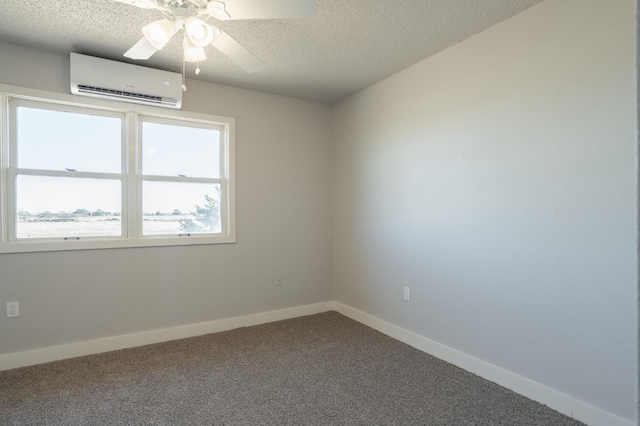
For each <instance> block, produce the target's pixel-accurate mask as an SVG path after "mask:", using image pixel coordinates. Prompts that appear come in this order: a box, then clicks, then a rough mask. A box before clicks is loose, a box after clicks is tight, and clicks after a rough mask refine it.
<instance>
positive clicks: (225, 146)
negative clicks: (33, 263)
mask: <svg viewBox="0 0 640 426" xmlns="http://www.w3.org/2000/svg"><path fill="white" fill-rule="evenodd" d="M15 104H18V105H25V106H32V107H37V108H50V109H53V110H65V111H71V112H79V113H87V112H91V111H93V112H95V113H97V114H99V115H105V116H117V117H122V118H123V120H124V121H123V138H122V150H123V151H122V153H123V155H122V158H123V160H122V163H123V164H122V174H121V175H120V174H118V173H94V172H73V171H71V172H69V171H40V170H29V169H20V168H16V167H13V166H15V165H16V164H17V163H16V161H15V160H16V157H15V153H16V141H15V140H12V139H11V138H13V137H14V135H11V134H10V129H11V125H10V124H11V123H10V119H11V117H12V114H13V113H12V108H14V105H15ZM143 120H148V121H150V122H157V123H170V124H174V125H176V124H177V125H181V124H183V125H186V126H189V125H192V126H196V127H206V128H215V129H217V130H220V132H221V135H222V137H221V141H220V142H221V148H222V156H221V158H220V163H221V165H220V178H215V179H213V178H206V179H205V178H191V179H188V181H192V180H193V181H201V182H207V183H219V184H220V187H221V191H220V192H221V211H220V216H221V222H222V230H221V232H220V233H216V234H176V235H143V234H142V207H141V203H142V181H143V180H150V179H148V178H147V177H144V178H143V175H142V168H141V165H142V158H141V155H139V153H140V152H141V148H142V141H141V140H140V137H139V135H140V129H141V127H142V121H143ZM12 156H14V157H12ZM18 174H20V175H32V176H50V177H68V176H71V177H79V178H81V177H90V178H93V177H97V178H102V179H105V178H108V179H120V180H121V182H122V212H121V218H122V235H121V236H109V237H97V236H96V237H81V238H79V239H77V240H76V239H73V240H65V239H64V238H42V239H40V238H38V239H36V238H33V239H31V238H29V239H16V238H15V236H16V229H15V226H16V218H17V212H16V193H15V191H16V185H15V184H16V176H17V175H18ZM151 180H159V181H172V182H176V181H180V178H177V179H176V178H174V177H157V176H154V177H152V178H151ZM11 218H13V219H12V220H10V219H11ZM0 225H1V226H0V254H2V253H21V252H38V251H61V250H87V249H108V248H128V247H157V246H181V245H200V244H220V243H235V242H236V226H235V119H234V118H230V117H222V116H215V115H208V114H201V113H193V112H185V111H179V110H165V109H160V108H156V107H147V106H144V105H138V104H129V103H123V102H116V101H108V100H102V99H93V98H85V97H78V96H72V95H66V94H59V93H52V92H46V91H41V90H35V89H27V88H19V87H14V86H9V85H3V84H0Z"/></svg>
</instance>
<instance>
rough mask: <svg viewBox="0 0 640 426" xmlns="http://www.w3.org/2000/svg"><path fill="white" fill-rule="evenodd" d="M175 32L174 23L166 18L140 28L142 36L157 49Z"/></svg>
mask: <svg viewBox="0 0 640 426" xmlns="http://www.w3.org/2000/svg"><path fill="white" fill-rule="evenodd" d="M176 32H177V30H176V25H175V24H174V23H173V22H172V21H170V20H168V19H161V20H159V21H155V22H152V23H150V24H149V25H146V26H144V27H143V28H142V34H144V37H145V38H146V39H147V41H149V43H151V45H152V46H153V47H155V48H156V49H158V50H161V49H162V48H163V47H164V46H166V45H167V43H169V40H171V37H173V35H174V34H175V33H176Z"/></svg>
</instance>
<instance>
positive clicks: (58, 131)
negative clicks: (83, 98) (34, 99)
mask: <svg viewBox="0 0 640 426" xmlns="http://www.w3.org/2000/svg"><path fill="white" fill-rule="evenodd" d="M16 116H17V141H18V167H22V168H28V169H47V170H64V169H76V170H78V171H87V172H101V173H120V170H121V168H122V160H121V142H122V129H121V127H122V120H121V119H119V118H116V117H103V116H99V115H88V114H76V113H71V112H62V111H50V110H45V109H36V108H27V107H22V106H19V107H18V108H17V109H16Z"/></svg>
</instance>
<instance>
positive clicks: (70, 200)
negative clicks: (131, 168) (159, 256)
mask: <svg viewBox="0 0 640 426" xmlns="http://www.w3.org/2000/svg"><path fill="white" fill-rule="evenodd" d="M17 179H18V181H17V204H16V206H17V212H18V220H17V231H16V234H17V237H18V238H47V237H86V236H119V235H122V225H121V223H122V222H121V187H122V185H121V183H120V181H119V180H102V179H80V178H56V177H41V176H18V178H17Z"/></svg>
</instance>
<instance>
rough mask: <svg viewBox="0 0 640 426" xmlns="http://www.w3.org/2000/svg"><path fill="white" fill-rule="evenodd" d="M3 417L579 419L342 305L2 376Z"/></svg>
mask: <svg viewBox="0 0 640 426" xmlns="http://www.w3.org/2000/svg"><path fill="white" fill-rule="evenodd" d="M0 424H2V425H278V426H280V425H456V426H458V425H505V426H506V425H508V426H517V425H528V426H529V425H553V426H564V425H566V426H569V425H581V424H582V423H579V422H577V421H575V420H572V419H570V418H568V417H565V416H563V415H561V414H559V413H557V412H555V411H553V410H551V409H549V408H548V407H545V406H543V405H541V404H538V403H536V402H533V401H531V400H529V399H527V398H525V397H522V396H520V395H518V394H515V393H514V392H511V391H509V390H506V389H504V388H502V387H500V386H498V385H496V384H493V383H491V382H488V381H486V380H484V379H481V378H479V377H477V376H475V375H473V374H471V373H468V372H465V371H464V370H461V369H459V368H457V367H454V366H453V365H450V364H447V363H446V362H443V361H440V360H438V359H436V358H434V357H432V356H429V355H427V354H425V353H423V352H420V351H418V350H416V349H413V348H411V347H410V346H407V345H405V344H403V343H400V342H398V341H396V340H393V339H391V338H389V337H387V336H385V335H383V334H381V333H378V332H377V331H375V330H372V329H370V328H368V327H365V326H363V325H361V324H359V323H357V322H355V321H352V320H350V319H348V318H346V317H344V316H342V315H340V314H338V313H336V312H328V313H323V314H319V315H312V316H308V317H302V318H296V319H291V320H286V321H280V322H276V323H271V324H265V325H260V326H255V327H248V328H242V329H237V330H232V331H228V332H223V333H217V334H211V335H207V336H202V337H194V338H190V339H184V340H176V341H173V342H167V343H160V344H156V345H149V346H144V347H140V348H134V349H126V350H121V351H116V352H110V353H106V354H99V355H91V356H86V357H82V358H75V359H71V360H65V361H58V362H52V363H48V364H43V365H38V366H33V367H26V368H20V369H15V370H10V371H5V372H0Z"/></svg>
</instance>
